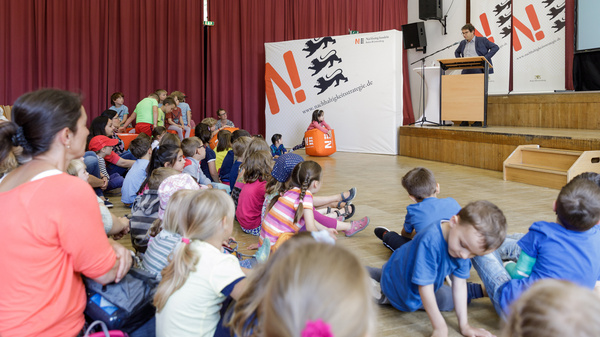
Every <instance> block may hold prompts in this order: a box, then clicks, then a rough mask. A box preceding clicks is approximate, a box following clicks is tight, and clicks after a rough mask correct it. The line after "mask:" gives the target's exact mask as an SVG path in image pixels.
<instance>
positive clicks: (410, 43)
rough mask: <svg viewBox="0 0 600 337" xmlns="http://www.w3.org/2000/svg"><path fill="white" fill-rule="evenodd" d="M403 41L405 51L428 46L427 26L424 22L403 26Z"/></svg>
mask: <svg viewBox="0 0 600 337" xmlns="http://www.w3.org/2000/svg"><path fill="white" fill-rule="evenodd" d="M402 39H403V40H404V49H411V48H421V47H425V46H427V37H426V36H425V24H424V23H423V22H415V23H409V24H407V25H402Z"/></svg>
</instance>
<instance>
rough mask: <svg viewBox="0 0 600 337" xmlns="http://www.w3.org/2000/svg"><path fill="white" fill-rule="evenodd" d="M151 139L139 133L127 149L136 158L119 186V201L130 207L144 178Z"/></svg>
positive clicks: (150, 150)
mask: <svg viewBox="0 0 600 337" xmlns="http://www.w3.org/2000/svg"><path fill="white" fill-rule="evenodd" d="M151 145H152V141H151V139H150V137H148V136H147V135H146V134H145V133H140V134H139V135H138V136H137V137H136V138H135V139H134V140H132V141H131V144H129V151H131V154H133V156H134V157H136V158H137V160H136V161H135V163H133V165H132V166H131V168H130V169H129V172H128V173H127V175H126V176H125V179H124V180H123V186H122V187H121V201H122V202H123V204H124V205H125V207H131V204H133V201H134V200H135V198H136V197H137V192H138V191H139V190H140V187H142V183H143V182H144V180H146V168H147V167H148V164H149V163H150V157H151V156H152V146H151Z"/></svg>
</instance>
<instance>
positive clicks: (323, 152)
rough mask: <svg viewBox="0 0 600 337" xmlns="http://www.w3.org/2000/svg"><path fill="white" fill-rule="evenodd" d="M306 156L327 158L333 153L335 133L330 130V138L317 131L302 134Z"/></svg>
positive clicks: (334, 149)
mask: <svg viewBox="0 0 600 337" xmlns="http://www.w3.org/2000/svg"><path fill="white" fill-rule="evenodd" d="M304 143H305V146H306V147H305V148H304V149H305V150H306V154H307V155H309V156H314V157H327V156H329V155H332V154H334V153H335V151H336V148H335V132H334V131H333V129H332V130H331V137H329V136H328V135H327V134H326V133H323V132H322V131H320V130H319V129H312V130H308V131H306V132H305V133H304Z"/></svg>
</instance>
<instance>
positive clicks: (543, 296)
mask: <svg viewBox="0 0 600 337" xmlns="http://www.w3.org/2000/svg"><path fill="white" fill-rule="evenodd" d="M510 312H511V313H510V316H509V317H508V321H507V322H506V324H504V330H503V334H502V337H546V336H570V337H594V336H597V335H598V331H600V320H599V319H598V317H600V301H599V300H598V296H597V294H595V293H594V292H593V291H591V290H589V289H586V288H584V287H581V286H578V285H576V284H573V283H571V282H567V281H558V280H552V279H546V280H541V281H538V282H536V283H535V284H534V285H533V286H531V288H530V289H529V290H527V291H526V292H525V293H524V294H523V296H521V298H519V299H518V300H517V301H516V302H515V303H514V304H513V305H512V306H511V309H510Z"/></svg>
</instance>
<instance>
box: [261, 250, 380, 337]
mask: <svg viewBox="0 0 600 337" xmlns="http://www.w3.org/2000/svg"><path fill="white" fill-rule="evenodd" d="M369 289H370V288H369V279H368V276H367V273H366V272H365V269H364V268H363V267H362V265H361V263H360V261H359V260H358V258H357V257H356V256H355V255H354V254H353V253H352V252H350V251H349V250H347V249H345V248H343V247H339V246H337V245H336V246H333V245H329V244H325V243H317V242H315V243H306V244H303V245H301V246H300V247H298V248H296V249H295V251H294V252H293V253H292V254H287V256H285V257H284V258H282V259H279V260H278V261H277V262H276V264H274V265H273V266H272V268H271V277H270V278H269V281H268V283H267V290H266V292H265V298H264V301H263V302H262V305H261V307H260V310H259V312H260V317H259V320H260V322H259V326H260V327H261V330H262V331H261V332H262V334H260V336H265V337H280V336H339V337H342V336H361V337H363V336H375V335H376V332H375V330H376V329H375V327H376V321H377V319H376V315H375V308H374V305H373V301H372V299H371V298H370V291H369Z"/></svg>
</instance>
